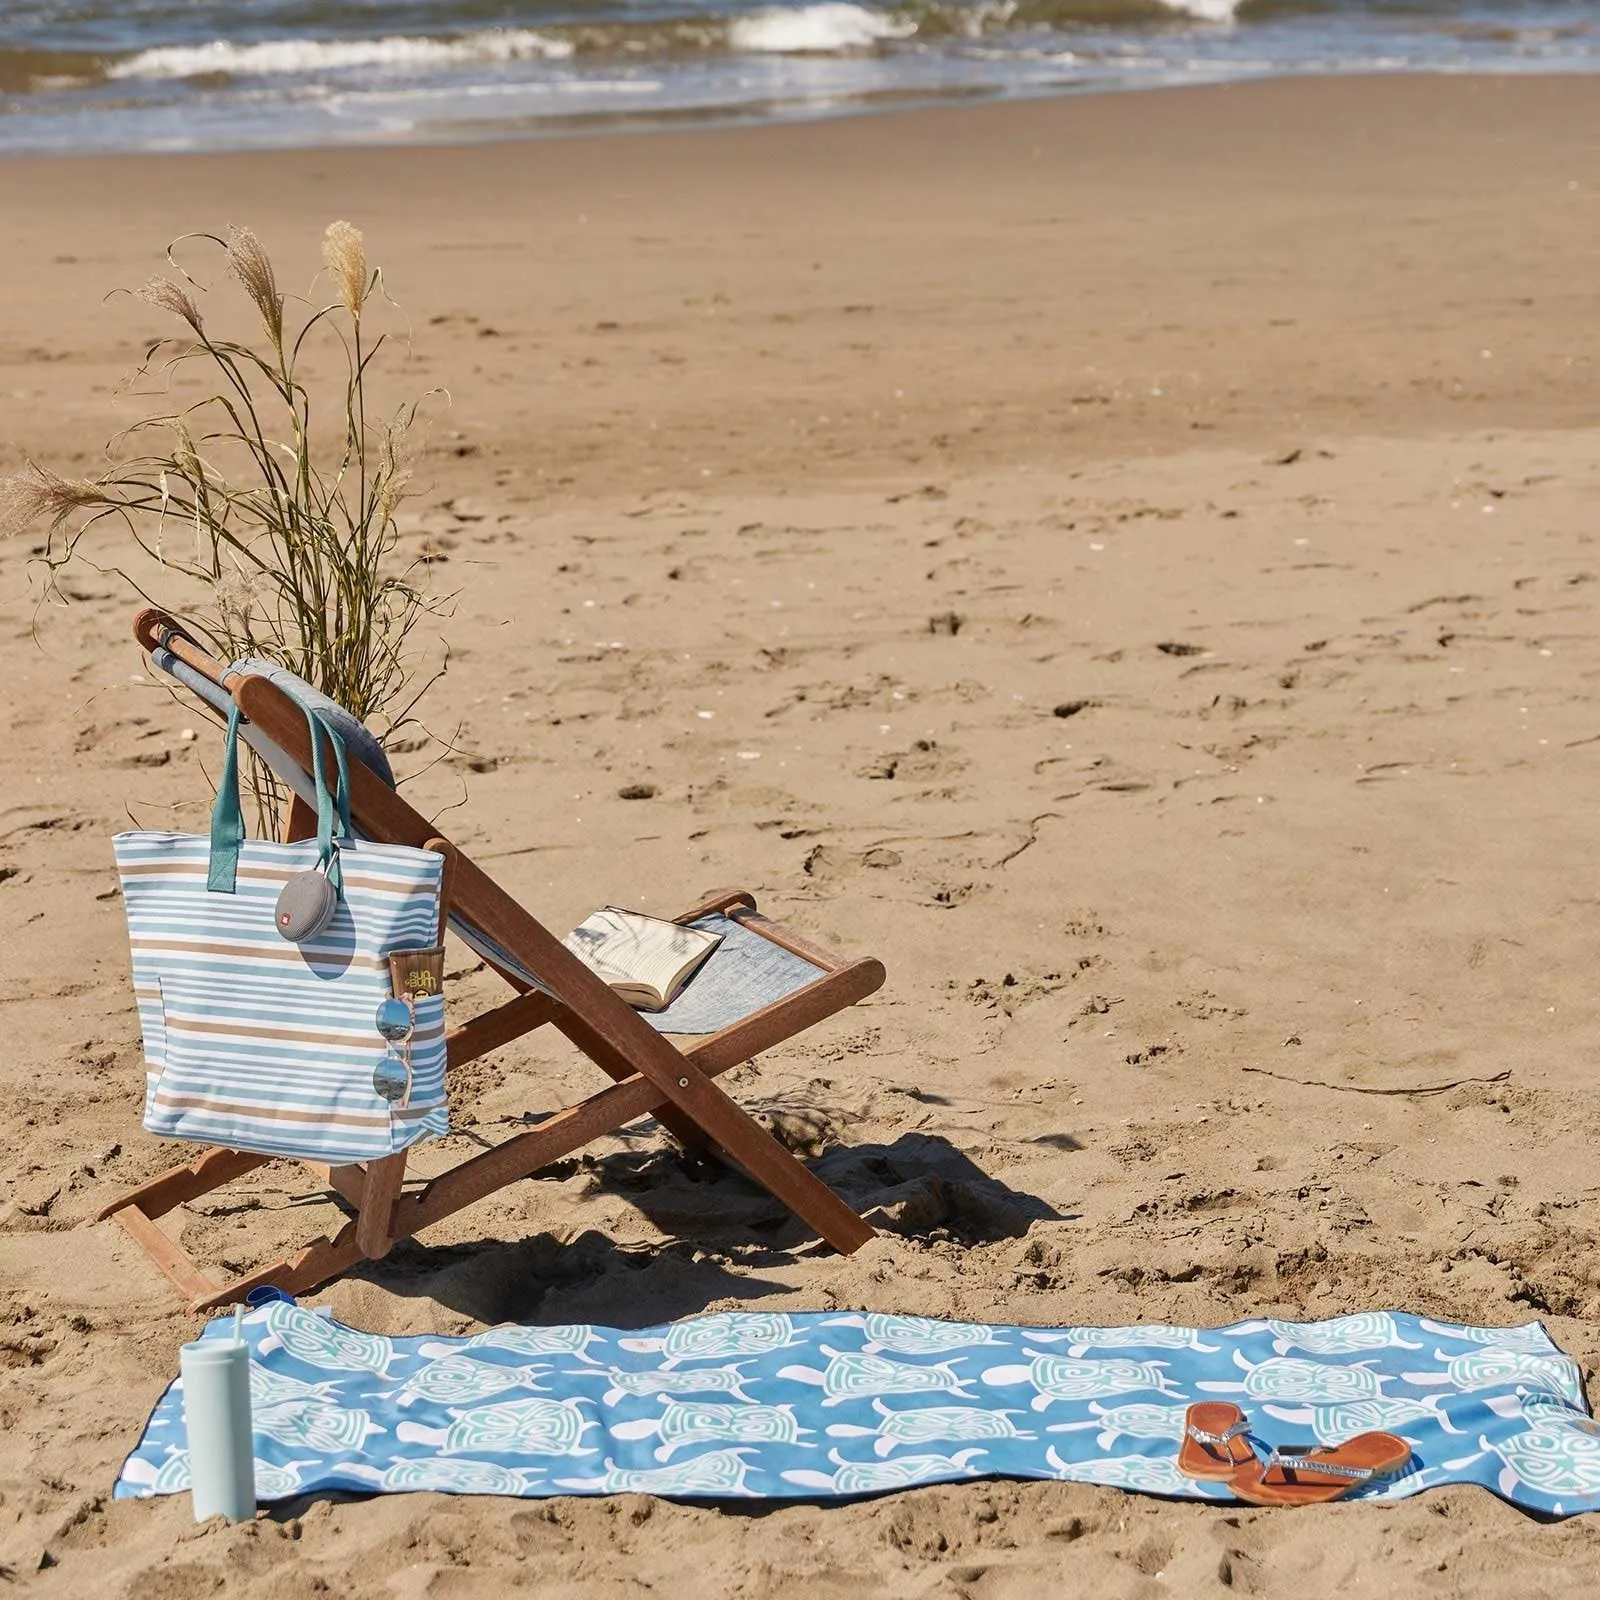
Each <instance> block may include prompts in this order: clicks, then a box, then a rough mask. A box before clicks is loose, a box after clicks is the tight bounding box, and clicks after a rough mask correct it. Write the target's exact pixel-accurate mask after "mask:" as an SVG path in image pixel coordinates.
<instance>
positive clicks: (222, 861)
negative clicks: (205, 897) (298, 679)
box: [206, 703, 244, 894]
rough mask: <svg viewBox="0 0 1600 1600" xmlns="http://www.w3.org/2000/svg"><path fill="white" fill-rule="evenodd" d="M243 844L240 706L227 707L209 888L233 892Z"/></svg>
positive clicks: (215, 892) (212, 825) (212, 828)
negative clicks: (225, 739)
mask: <svg viewBox="0 0 1600 1600" xmlns="http://www.w3.org/2000/svg"><path fill="white" fill-rule="evenodd" d="M243 843H244V812H243V811H241V810H240V809H239V707H238V704H237V703H235V704H233V705H230V706H229V707H228V736H227V743H226V744H225V745H224V746H223V753H222V777H221V778H220V779H219V780H218V782H217V803H216V804H215V805H214V806H213V807H212V808H211V864H210V866H209V868H208V869H207V872H206V888H207V889H208V890H210V891H211V893H212V894H232V893H233V889H234V881H235V879H236V878H237V876H238V872H239V846H240V845H242V844H243Z"/></svg>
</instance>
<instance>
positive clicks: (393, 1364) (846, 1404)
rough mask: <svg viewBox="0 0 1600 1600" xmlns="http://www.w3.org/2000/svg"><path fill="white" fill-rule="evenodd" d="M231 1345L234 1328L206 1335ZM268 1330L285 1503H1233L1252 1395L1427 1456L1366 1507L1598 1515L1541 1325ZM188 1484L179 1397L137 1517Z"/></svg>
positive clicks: (1568, 1389)
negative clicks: (665, 1499) (897, 1493)
mask: <svg viewBox="0 0 1600 1600" xmlns="http://www.w3.org/2000/svg"><path fill="white" fill-rule="evenodd" d="M232 1329H233V1319H232V1318H231V1317H229V1318H222V1319H219V1320H218V1321H215V1322H213V1323H212V1324H211V1325H210V1326H209V1327H208V1328H207V1329H206V1332H205V1334H204V1335H203V1337H204V1338H207V1339H212V1338H231V1337H232ZM243 1333H244V1337H245V1339H246V1340H247V1341H248V1343H249V1345H250V1347H251V1368H250V1379H251V1384H250V1387H251V1396H252V1402H253V1412H254V1429H255V1450H256V1492H257V1495H258V1497H259V1499H260V1500H261V1501H263V1502H270V1501H275V1500H285V1499H290V1498H293V1497H295V1496H300V1495H308V1494H316V1493H320V1492H324V1491H331V1490H339V1491H351V1490H354V1491H357V1492H361V1491H366V1492H374V1493H376V1492H389V1491H399V1490H415V1489H432V1490H440V1491H443V1492H445V1493H451V1494H499V1495H519V1496H529V1497H536V1496H548V1495H574V1494H614V1493H620V1492H624V1491H632V1492H639V1493H647V1494H657V1495H664V1496H670V1497H684V1498H711V1499H723V1498H726V1499H743V1500H789V1499H807V1500H828V1499H844V1498H850V1497H854V1496H859V1495H867V1494H878V1493H882V1492H884V1491H886V1490H893V1489H904V1488H909V1487H911V1486H912V1485H915V1484H926V1483H947V1482H953V1481H959V1480H962V1479H969V1478H983V1477H1007V1478H1044V1479H1062V1480H1071V1481H1075V1482H1080V1483H1097V1484H1111V1485H1115V1486H1116V1487H1119V1488H1123V1489H1133V1490H1141V1491H1145V1492H1147V1493H1152V1494H1160V1495H1172V1496H1180V1497H1183V1498H1187V1499H1195V1500H1216V1501H1227V1500H1229V1499H1231V1495H1230V1494H1229V1491H1228V1488H1227V1486H1226V1485H1225V1484H1222V1483H1217V1482H1201V1481H1197V1480H1195V1479H1192V1478H1187V1477H1185V1476H1183V1475H1182V1474H1181V1473H1180V1472H1179V1471H1178V1469H1177V1467H1176V1465H1175V1459H1176V1455H1177V1450H1178V1444H1179V1441H1180V1439H1181V1438H1182V1435H1183V1415H1184V1409H1185V1407H1186V1406H1187V1405H1188V1404H1189V1403H1190V1402H1191V1401H1195V1400H1206V1399H1213V1398H1228V1399H1232V1400H1234V1401H1235V1402H1236V1403H1237V1404H1238V1405H1239V1406H1241V1407H1242V1408H1243V1409H1244V1411H1245V1413H1246V1415H1247V1416H1248V1417H1249V1418H1250V1420H1251V1423H1252V1425H1253V1428H1254V1431H1255V1432H1256V1434H1257V1435H1259V1436H1260V1437H1261V1438H1262V1439H1264V1440H1265V1441H1266V1442H1267V1443H1269V1444H1283V1445H1287V1444H1291V1443H1303V1444H1310V1443H1336V1442H1338V1441H1340V1440H1343V1439H1346V1438H1349V1437H1350V1436H1351V1435H1353V1434H1356V1433H1359V1432H1362V1431H1364V1430H1367V1429H1386V1430H1388V1431H1390V1432H1393V1433H1397V1434H1399V1435H1401V1436H1402V1437H1403V1438H1405V1439H1406V1440H1407V1441H1408V1442H1409V1443H1410V1445H1411V1447H1412V1456H1411V1460H1410V1462H1409V1464H1408V1465H1407V1467H1406V1468H1405V1470H1404V1471H1403V1472H1401V1473H1400V1474H1399V1475H1398V1476H1396V1477H1394V1478H1392V1479H1388V1480H1383V1481H1375V1482H1372V1483H1368V1484H1365V1485H1362V1486H1361V1487H1359V1488H1357V1489H1356V1490H1354V1491H1353V1492H1352V1494H1350V1495H1349V1496H1348V1497H1347V1498H1350V1499H1361V1500H1393V1499H1399V1498H1402V1497H1404V1496H1407V1495H1413V1494H1417V1493H1419V1492H1420V1491H1422V1490H1424V1489H1430V1488H1434V1487H1436V1486H1437V1485H1440V1484H1481V1485H1482V1486H1483V1487H1485V1488H1487V1489H1491V1490H1493V1491H1494V1492H1495V1493H1497V1494H1500V1495H1502V1496H1504V1498H1506V1499H1507V1500H1510V1501H1512V1502H1513V1503H1515V1504H1517V1505H1519V1506H1523V1507H1526V1508H1527V1509H1529V1510H1532V1511H1539V1512H1546V1513H1551V1514H1555V1515H1561V1514H1566V1513H1572V1512H1578V1511H1594V1510H1600V1428H1597V1426H1596V1424H1595V1422H1594V1421H1593V1419H1592V1418H1591V1417H1590V1416H1589V1414H1588V1411H1587V1408H1586V1406H1585V1403H1584V1395H1583V1386H1582V1381H1581V1374H1580V1372H1579V1369H1578V1367H1577V1365H1576V1363H1575V1362H1573V1361H1572V1360H1571V1359H1569V1358H1568V1357H1567V1356H1565V1355H1563V1354H1562V1352H1561V1351H1560V1350H1559V1349H1557V1348H1556V1346H1555V1345H1554V1344H1553V1343H1552V1342H1551V1340H1550V1338H1549V1336H1548V1335H1547V1334H1546V1333H1545V1331H1544V1329H1543V1327H1542V1326H1541V1325H1540V1324H1539V1323H1537V1322H1530V1323H1526V1324H1524V1325H1523V1326H1520V1327H1512V1328H1477V1327H1463V1326H1460V1325H1458V1324H1455V1323H1448V1322H1437V1321H1430V1320H1428V1319H1426V1318H1423V1317H1417V1316H1411V1315H1407V1314H1404V1313H1401V1312H1389V1311H1373V1312H1363V1313H1360V1314H1357V1315H1354V1316H1346V1317H1338V1318H1335V1319H1334V1320H1332V1321H1328V1322H1311V1323H1299V1322H1284V1321H1279V1320H1277V1319H1275V1318H1264V1319H1260V1320H1255V1321H1249V1322H1239V1323H1234V1324H1233V1325H1232V1326H1230V1327H1225V1328H1184V1327H1171V1326H1165V1325H1161V1324H1146V1325H1144V1326H1139V1327H1125V1328H1091V1327H1066V1328H1029V1327H1011V1326H990V1325H985V1324H979V1323H963V1322H943V1321H935V1320H932V1319H928V1318H923V1317H912V1316H894V1315H887V1314H880V1313H862V1312H853V1311H839V1312H805V1313H788V1312H776V1311H733V1312H719V1313H716V1314H714V1315H710V1316H703V1317H695V1318H691V1319H689V1320H686V1321H683V1322H675V1323H670V1324H667V1325H665V1326H661V1327H655V1328H645V1329H641V1330H638V1331H635V1332H627V1331H623V1330H619V1329H614V1328H601V1327H594V1326H591V1325H588V1324H576V1325H570V1326H557V1327H537V1326H507V1327H499V1328H492V1329H490V1330H488V1331H487V1332H484V1333H478V1334H473V1335H471V1336H469V1337H462V1338H438V1337H430V1336H426V1335H424V1336H417V1337H409V1338H385V1337H381V1336H379V1335H377V1334H371V1333H363V1332H360V1331H359V1330H357V1329H354V1328H350V1327H346V1326H344V1325H343V1324H341V1323H339V1322H336V1321H334V1320H333V1319H332V1318H331V1317H329V1316H328V1315H326V1314H325V1313H322V1312H318V1311H313V1310H308V1309H306V1308H304V1307H301V1306H298V1305H295V1304H294V1303H292V1302H290V1301H287V1300H280V1301H277V1302H275V1303H273V1304H271V1305H267V1306H263V1307H260V1308H258V1309H256V1310H254V1311H251V1312H250V1313H249V1314H248V1315H247V1316H246V1317H245V1318H244V1322H243ZM188 1482H189V1478H188V1461H187V1456H186V1453H185V1436H184V1426H183V1408H182V1394H181V1392H180V1389H179V1386H178V1384H177V1383H174V1384H173V1385H172V1386H171V1387H170V1388H169V1389H168V1390H167V1392H166V1393H165V1395H163V1397H162V1399H161V1401H160V1403H159V1404H158V1405H157V1407H156V1409H155V1412H154V1413H153V1415H152V1416H151V1418H150V1420H149V1423H148V1425H147V1426H146V1428H145V1432H144V1436H143V1437H142V1438H141V1440H140V1441H139V1445H138V1448H137V1449H136V1450H135V1451H134V1452H133V1454H132V1455H130V1456H129V1457H128V1459H127V1461H126V1462H125V1463H124V1465H123V1468H122V1472H121V1475H120V1476H119V1478H118V1480H117V1485H116V1493H117V1495H118V1496H119V1497H127V1496H141V1495H153V1494H174V1493H177V1492H179V1491H181V1490H184V1489H186V1488H187V1487H188Z"/></svg>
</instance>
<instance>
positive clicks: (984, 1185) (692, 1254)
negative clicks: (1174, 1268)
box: [349, 1133, 1071, 1327]
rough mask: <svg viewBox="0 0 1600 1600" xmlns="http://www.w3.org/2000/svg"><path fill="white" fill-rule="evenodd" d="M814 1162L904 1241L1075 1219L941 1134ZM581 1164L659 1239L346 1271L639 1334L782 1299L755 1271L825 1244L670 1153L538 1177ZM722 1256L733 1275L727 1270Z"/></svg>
mask: <svg viewBox="0 0 1600 1600" xmlns="http://www.w3.org/2000/svg"><path fill="white" fill-rule="evenodd" d="M808 1165H809V1166H811V1168H812V1170H813V1171H815V1172H816V1174H817V1176H818V1177H820V1178H821V1179H822V1180H823V1181H824V1182H825V1183H827V1184H829V1185H830V1186H831V1187H832V1188H834V1189H835V1190H836V1191H837V1192H838V1193H839V1194H841V1195H842V1196H843V1197H844V1199H845V1200H846V1202H847V1203H848V1204H849V1205H851V1206H852V1207H854V1208H855V1210H857V1211H858V1212H859V1213H860V1214H862V1215H863V1216H864V1217H865V1218H866V1219H867V1221H868V1222H870V1223H871V1224H872V1225H873V1226H874V1227H876V1228H878V1229H879V1230H880V1231H882V1232H885V1233H891V1234H897V1235H899V1236H901V1237H904V1238H912V1239H935V1238H937V1239H950V1240H954V1241H955V1242H957V1243H961V1244H978V1243H987V1242H992V1241H996V1240H1000V1239H1011V1238H1020V1237H1022V1235H1024V1234H1025V1233H1027V1231H1028V1228H1029V1226H1030V1225H1031V1224H1032V1223H1034V1222H1038V1221H1046V1222H1052V1221H1054V1222H1059V1221H1068V1220H1071V1218H1070V1214H1068V1213H1064V1212H1061V1211H1058V1210H1057V1209H1056V1208H1055V1207H1053V1206H1051V1205H1049V1204H1048V1203H1047V1202H1046V1201H1044V1200H1041V1199H1040V1198H1038V1196H1036V1195H1031V1194H1026V1193H1023V1192H1021V1191H1019V1190H1016V1189H1012V1188H1010V1187H1008V1186H1007V1185H1006V1184H1004V1183H1002V1182H1001V1181H1000V1180H999V1179H997V1178H993V1177H991V1176H989V1174H988V1173H986V1172H984V1171H983V1169H982V1168H981V1167H979V1166H978V1165H977V1163H976V1162H974V1161H973V1160H972V1158H971V1157H970V1156H967V1155H966V1154H964V1153H963V1152H962V1151H960V1150H958V1149H957V1148H956V1147H955V1146H954V1145H952V1144H951V1143H950V1142H949V1141H948V1140H946V1139H943V1138H940V1137H938V1136H936V1135H929V1134H922V1133H905V1134H902V1135H901V1136H900V1137H899V1138H898V1139H896V1140H895V1141H894V1143H893V1144H858V1145H848V1146H835V1147H834V1148H832V1149H829V1150H828V1151H827V1152H826V1153H824V1154H823V1155H821V1156H819V1157H818V1158H816V1159H815V1160H814V1161H811V1162H809V1163H808ZM580 1170H582V1171H585V1172H588V1173H589V1174H591V1175H592V1177H593V1179H594V1180H595V1181H596V1183H597V1186H598V1188H599V1189H600V1190H602V1191H604V1192H606V1193H610V1194H614V1195H617V1196H619V1197H621V1198H624V1199H626V1200H627V1201H628V1202H629V1203H630V1204H632V1205H634V1206H636V1207H637V1208H638V1209H639V1211H640V1212H642V1213H643V1214H644V1215H645V1216H646V1217H648V1218H649V1220H650V1221H651V1222H652V1223H653V1224H654V1225H655V1226H656V1228H658V1229H659V1230H660V1231H661V1233H662V1234H664V1235H666V1237H665V1238H664V1239H663V1240H660V1241H650V1242H648V1243H644V1244H639V1245H626V1244H619V1243H618V1242H617V1241H616V1240H614V1239H612V1238H610V1237H609V1236H607V1235H606V1234H603V1233H599V1232H596V1231H587V1232H584V1233H581V1234H579V1235H578V1236H577V1237H576V1238H571V1237H568V1238H565V1239H557V1238H556V1237H555V1236H553V1235H551V1234H548V1233H543V1234H537V1235H534V1236H532V1237H529V1238H526V1239H519V1240H500V1239H483V1240H474V1241H471V1242H468V1243H463V1244H452V1245H428V1244H425V1243H420V1242H418V1241H417V1240H414V1239H413V1240H407V1241H405V1242H404V1243H401V1244H398V1245H396V1246H395V1248H394V1249H393V1250H392V1251H391V1252H390V1254H389V1255H388V1256H387V1257H386V1258H385V1259H383V1260H382V1261H369V1262H365V1263H363V1264H362V1265H361V1266H359V1267H357V1268H356V1269H355V1271H354V1272H352V1273H351V1274H349V1276H350V1277H351V1278H353V1279H365V1280H366V1281H368V1282H370V1283H372V1284H373V1285H374V1286H375V1287H378V1288H382V1289H384V1290H386V1291H388V1292H389V1293H391V1294H397V1295H403V1296H427V1297H428V1298H430V1299H433V1300H436V1301H437V1302H439V1304H441V1305H444V1306H447V1307H449V1308H450V1309H451V1310H452V1311H456V1312H459V1313H460V1314H461V1315H463V1316H468V1317H472V1318H474V1319H475V1320H476V1321H479V1322H485V1323H496V1322H525V1321H532V1322H542V1323H553V1322H564V1321H583V1322H602V1323H606V1324H609V1325H612V1326H622V1327H638V1326H642V1325H647V1324H649V1323H655V1322H668V1321H672V1320H675V1319H676V1318H679V1317H685V1316H692V1315H694V1314H695V1313H697V1312H701V1311H704V1310H705V1308H706V1307H707V1306H708V1305H711V1304H714V1303H716V1302H717V1301H727V1300H739V1301H755V1300H760V1299H762V1298H764V1297H766V1296H767V1295H770V1294H777V1293H785V1292H788V1290H789V1286H788V1285H785V1284H782V1283H779V1282H777V1281H776V1280H774V1279H771V1278H765V1277H763V1276H762V1275H761V1274H762V1268H763V1267H774V1268H775V1267H778V1266H779V1265H781V1264H782V1263H783V1262H785V1261H786V1260H789V1259H790V1258H792V1257H793V1256H794V1255H796V1254H797V1253H798V1254H810V1253H812V1252H814V1251H817V1250H820V1249H825V1248H826V1246H823V1245H821V1244H820V1243H819V1242H818V1241H817V1240H816V1238H815V1236H814V1235H811V1234H810V1233H808V1231H807V1230H806V1228H805V1225H804V1224H803V1223H800V1222H798V1221H797V1220H796V1219H795V1218H794V1217H793V1216H791V1215H790V1213H789V1212H788V1211H787V1210H785V1208H784V1207H783V1206H782V1205H781V1204H780V1203H779V1202H777V1201H775V1200H773V1199H772V1198H771V1196H769V1195H768V1194H767V1193H766V1192H765V1191H764V1190H762V1189H759V1188H757V1187H756V1186H755V1185H754V1184H752V1183H751V1182H750V1181H749V1180H748V1179H746V1178H745V1177H743V1176H742V1175H741V1174H739V1173H737V1172H735V1171H732V1170H731V1169H729V1168H726V1167H722V1166H716V1165H711V1164H709V1163H705V1162H697V1161H690V1160H686V1159H685V1158H684V1157H683V1156H681V1155H680V1154H678V1153H677V1152H676V1151H673V1150H666V1149H661V1148H653V1149H650V1150H648V1151H631V1150H624V1151H620V1152H616V1153H614V1154H609V1155H605V1156H600V1157H578V1158H575V1159H574V1160H572V1161H570V1162H564V1163H562V1164H561V1166H560V1167H559V1168H558V1169H556V1170H555V1171H551V1172H547V1173H546V1176H547V1177H563V1178H566V1177H571V1176H573V1175H575V1174H576V1173H577V1172H578V1171H580ZM530 1181H538V1180H537V1179H535V1180H530ZM708 1251H710V1252H713V1253H711V1254H708V1253H707V1252H708ZM718 1254H720V1256H721V1259H720V1260H719V1259H718ZM729 1259H732V1260H734V1261H736V1262H737V1264H738V1267H739V1271H738V1272H733V1271H730V1270H729V1269H728V1266H727V1265H725V1264H724V1263H725V1262H727V1261H728V1260H729Z"/></svg>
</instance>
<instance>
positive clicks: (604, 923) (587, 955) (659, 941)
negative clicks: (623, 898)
mask: <svg viewBox="0 0 1600 1600" xmlns="http://www.w3.org/2000/svg"><path fill="white" fill-rule="evenodd" d="M562 942H563V943H564V944H565V945H566V947H567V949H569V950H570V951H571V952H572V953H573V954H574V955H575V956H576V957H577V958H578V959H579V960H580V961H581V962H583V964H584V965H585V966H586V967H588V968H589V970H590V971H591V972H593V973H595V974H596V975H597V976H598V977H601V978H604V979H605V981H606V982H607V983H609V984H610V985H611V987H612V988H613V989H615V990H616V992H617V994H618V995H619V996H620V997H621V998H622V999H624V1000H626V1001H627V1002H628V1004H629V1005H630V1006H632V1007H633V1008H634V1009H635V1010H636V1011H664V1010H665V1009H666V1008H667V1007H668V1006H669V1005H671V1004H672V1002H673V1001H674V1000H675V999H676V998H677V996H678V993H679V991H680V990H681V989H682V988H683V986H684V985H685V984H686V983H687V982H688V981H689V980H690V978H692V977H693V976H694V975H695V973H696V972H698V971H699V969H700V963H701V962H702V961H704V960H705V958H706V957H707V956H708V955H710V954H711V952H712V951H713V950H715V949H716V948H717V946H718V945H719V944H721V943H722V935H721V934H720V933H706V932H704V931H703V930H702V929H700V928H686V927H684V926H683V925H682V924H681V923H677V922H665V921H663V920H662V919H661V918H660V917H647V916H645V915H644V913H643V912H642V911H623V910H620V909H619V908H618V907H616V906H603V907H602V908H601V909H600V910H599V911H595V912H592V913H591V914H590V915H589V916H587V917H585V918H584V920H583V921H582V922H580V923H579V924H578V926H577V927H576V928H574V929H573V930H572V932H571V933H569V934H568V935H567V937H566V938H565V940H563V941H562Z"/></svg>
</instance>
